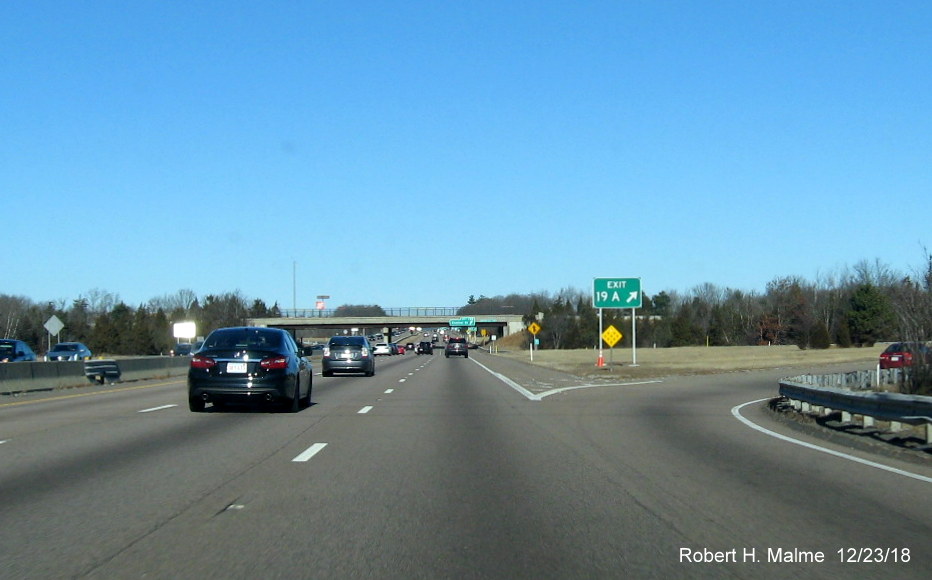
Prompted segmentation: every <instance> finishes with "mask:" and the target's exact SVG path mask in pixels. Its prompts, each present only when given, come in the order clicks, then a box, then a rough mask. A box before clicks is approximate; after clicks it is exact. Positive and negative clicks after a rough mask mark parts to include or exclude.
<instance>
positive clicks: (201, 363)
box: [191, 356, 217, 369]
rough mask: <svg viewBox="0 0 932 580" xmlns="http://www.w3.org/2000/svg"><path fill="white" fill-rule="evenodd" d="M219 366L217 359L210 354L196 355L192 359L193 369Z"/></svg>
mask: <svg viewBox="0 0 932 580" xmlns="http://www.w3.org/2000/svg"><path fill="white" fill-rule="evenodd" d="M215 366H217V361H215V360H214V359H212V358H210V357H209V356H195V357H193V358H192V359H191V368H192V369H210V368H213V367H215Z"/></svg>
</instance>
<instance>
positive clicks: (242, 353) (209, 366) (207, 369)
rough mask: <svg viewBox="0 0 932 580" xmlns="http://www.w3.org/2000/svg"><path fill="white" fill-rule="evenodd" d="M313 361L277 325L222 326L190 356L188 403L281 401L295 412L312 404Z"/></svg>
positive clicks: (200, 406) (196, 406) (192, 406)
mask: <svg viewBox="0 0 932 580" xmlns="http://www.w3.org/2000/svg"><path fill="white" fill-rule="evenodd" d="M312 380H313V379H312V373H311V363H310V361H308V360H307V359H306V358H304V357H303V356H302V355H301V349H300V348H299V347H298V345H297V343H295V341H294V339H293V338H292V337H291V335H290V334H289V333H287V332H285V331H284V330H281V329H279V328H258V327H248V326H247V327H235V328H220V329H217V330H215V331H213V332H211V333H210V334H209V335H207V340H205V341H204V345H203V346H202V347H201V349H200V350H199V351H198V352H197V354H195V355H194V356H193V357H192V358H191V366H190V368H189V369H188V405H189V407H190V409H191V410H192V411H195V412H199V411H203V410H204V408H205V406H206V404H207V403H208V402H210V403H213V404H214V406H215V407H220V406H222V405H223V404H224V403H228V402H259V401H263V402H270V403H284V404H285V406H286V408H287V409H288V410H290V411H291V412H293V413H296V412H298V411H299V410H300V409H301V406H302V405H310V404H311V387H312Z"/></svg>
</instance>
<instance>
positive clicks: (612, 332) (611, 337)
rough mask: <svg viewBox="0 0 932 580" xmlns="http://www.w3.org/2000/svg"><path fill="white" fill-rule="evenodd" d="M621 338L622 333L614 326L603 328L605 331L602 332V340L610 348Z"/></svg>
mask: <svg viewBox="0 0 932 580" xmlns="http://www.w3.org/2000/svg"><path fill="white" fill-rule="evenodd" d="M621 339H622V334H621V333H620V332H618V329H617V328H615V327H614V326H609V327H608V328H606V329H605V332H603V333H602V340H604V341H605V344H607V345H608V346H609V347H610V348H612V347H614V346H615V345H616V344H618V341H619V340H621Z"/></svg>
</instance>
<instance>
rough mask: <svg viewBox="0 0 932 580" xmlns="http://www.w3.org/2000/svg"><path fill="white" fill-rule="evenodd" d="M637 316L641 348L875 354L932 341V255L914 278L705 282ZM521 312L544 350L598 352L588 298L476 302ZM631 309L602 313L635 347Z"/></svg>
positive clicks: (849, 272)
mask: <svg viewBox="0 0 932 580" xmlns="http://www.w3.org/2000/svg"><path fill="white" fill-rule="evenodd" d="M642 302H643V307H642V308H640V309H638V310H636V311H635V319H636V320H635V330H636V332H635V334H636V341H637V346H638V347H674V346H695V345H708V346H744V345H764V344H769V345H787V344H789V345H796V346H798V347H799V348H803V349H808V348H829V346H831V345H833V344H834V345H837V346H839V347H851V346H855V347H857V346H870V345H873V344H874V343H875V342H878V341H896V340H909V341H922V342H925V341H929V340H930V339H932V255H927V256H926V261H925V264H924V265H923V267H922V268H921V269H920V270H919V271H917V272H916V273H914V274H909V275H907V274H901V273H898V272H895V271H894V270H892V269H890V268H889V267H888V266H886V265H884V264H883V263H881V262H879V261H878V262H875V263H873V264H871V263H868V262H861V263H859V264H857V265H856V266H854V267H853V268H851V269H846V270H844V271H843V272H841V273H840V274H836V275H829V276H822V277H820V278H819V279H818V280H816V281H807V280H805V279H803V278H801V277H796V276H791V277H781V278H775V279H774V280H772V281H771V282H770V283H768V284H767V287H766V289H765V291H764V292H763V293H758V292H747V291H743V290H736V289H733V288H726V287H721V286H717V285H715V284H711V283H705V284H701V285H698V286H696V287H694V288H693V289H692V290H690V291H688V292H686V293H682V294H681V293H678V292H675V291H662V292H659V293H657V294H654V295H648V294H646V293H645V294H644V295H643V297H642ZM509 313H511V314H517V313H520V314H522V316H523V319H524V321H525V323H526V324H530V323H531V322H534V321H536V322H538V323H539V324H540V325H541V327H542V330H541V331H540V333H539V334H538V335H537V337H536V338H538V339H539V340H540V344H541V347H542V348H554V349H565V348H594V347H597V346H598V344H599V336H598V335H599V331H598V329H599V319H598V316H599V315H598V311H597V310H596V309H595V308H594V307H593V306H592V295H591V291H590V290H579V289H573V288H565V289H563V290H561V291H559V292H557V293H556V294H554V295H551V294H548V293H537V294H531V295H515V294H512V295H508V296H497V297H494V298H490V297H487V296H479V297H478V298H476V297H475V296H470V297H469V300H468V304H467V305H466V306H465V307H463V308H461V309H460V310H459V314H461V315H469V314H509ZM630 317H631V310H627V309H625V310H621V309H605V310H603V327H604V328H607V327H608V326H609V325H613V326H615V328H617V329H618V330H619V331H621V332H622V334H623V335H624V338H623V342H621V343H619V344H618V345H616V346H631V336H630V335H631V332H630V329H631V318H630Z"/></svg>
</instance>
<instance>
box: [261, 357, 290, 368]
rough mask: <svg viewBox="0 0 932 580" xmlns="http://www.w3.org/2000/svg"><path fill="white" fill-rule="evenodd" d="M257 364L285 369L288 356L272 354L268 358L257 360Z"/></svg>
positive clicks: (263, 366)
mask: <svg viewBox="0 0 932 580" xmlns="http://www.w3.org/2000/svg"><path fill="white" fill-rule="evenodd" d="M259 366H260V367H262V368H264V369H287V368H288V357H285V356H273V357H269V358H264V359H262V360H261V361H260V362H259Z"/></svg>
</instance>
